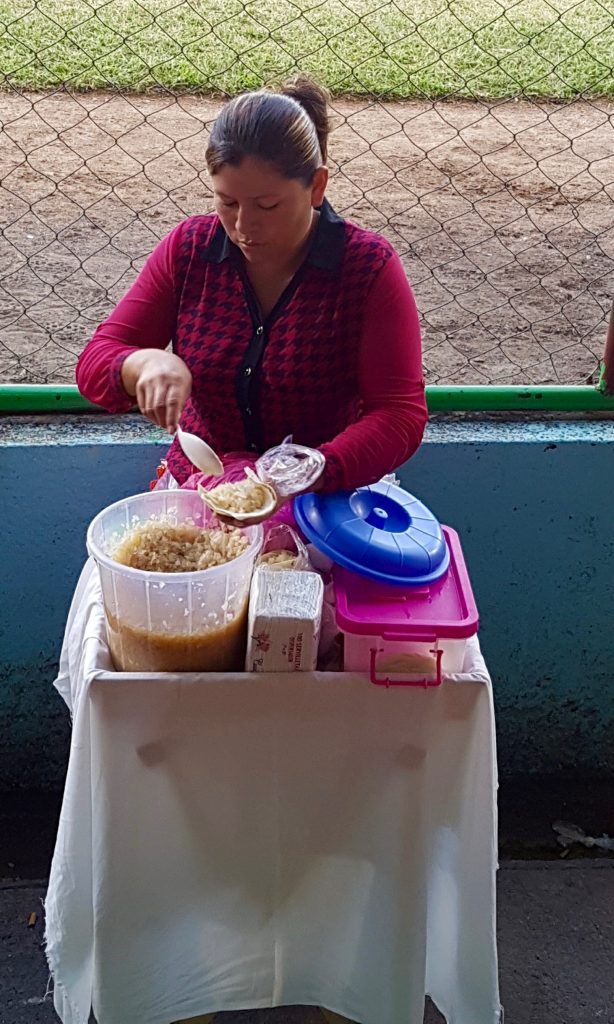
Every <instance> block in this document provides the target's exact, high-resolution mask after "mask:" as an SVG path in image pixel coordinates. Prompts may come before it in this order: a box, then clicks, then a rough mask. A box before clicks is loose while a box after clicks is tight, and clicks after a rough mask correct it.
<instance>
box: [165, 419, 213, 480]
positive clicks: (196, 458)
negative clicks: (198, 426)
mask: <svg viewBox="0 0 614 1024" xmlns="http://www.w3.org/2000/svg"><path fill="white" fill-rule="evenodd" d="M177 440H178V441H179V444H180V445H181V449H182V451H183V454H184V455H185V456H186V457H187V458H188V459H189V460H190V462H191V463H192V465H193V466H196V468H197V469H200V471H201V473H204V474H205V476H222V474H223V472H224V467H223V465H222V463H221V461H220V459H219V458H218V456H217V455H216V454H215V452H214V451H213V448H210V447H209V445H208V444H207V442H206V441H203V439H202V438H201V437H197V436H196V434H190V433H188V431H187V430H182V429H181V427H177Z"/></svg>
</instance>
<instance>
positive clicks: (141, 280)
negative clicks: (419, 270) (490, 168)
mask: <svg viewBox="0 0 614 1024" xmlns="http://www.w3.org/2000/svg"><path fill="white" fill-rule="evenodd" d="M327 135H328V118H327V107H326V95H325V93H324V92H323V91H322V90H321V89H320V88H319V87H318V86H316V85H315V84H314V83H313V82H311V81H310V80H309V79H305V78H298V79H296V80H295V81H294V82H292V83H290V84H288V85H287V86H285V87H284V88H283V89H282V91H281V92H279V93H274V92H268V91H260V92H254V93H248V94H246V95H243V96H239V97H237V98H236V99H234V100H231V101H230V102H229V103H227V104H226V106H225V107H224V108H223V109H222V112H221V113H220V115H219V117H218V119H217V120H216V122H215V124H214V127H213V130H212V132H211V135H210V139H209V145H208V148H207V153H206V159H207V166H208V169H209V173H210V176H211V181H212V183H213V192H214V197H215V213H214V214H209V215H205V216H196V217H190V218H188V219H187V220H185V221H183V222H182V223H180V224H179V225H178V226H177V227H176V228H175V229H174V230H173V231H171V233H170V234H169V235H167V236H166V238H164V239H163V240H162V242H160V244H159V245H158V246H157V247H156V249H155V250H154V252H153V253H152V255H151V256H150V258H149V260H148V261H147V263H146V264H145V266H144V268H143V270H142V271H141V273H140V275H139V277H138V278H137V280H136V282H135V283H134V285H133V286H132V288H131V289H130V290H129V291H128V293H127V294H126V295H125V296H124V298H123V299H122V300H121V301H120V303H119V304H118V306H117V307H116V308H115V310H114V311H113V312H112V313H111V315H110V317H109V318H108V319H107V320H106V321H105V322H104V323H103V324H101V326H100V327H98V329H97V331H96V333H95V334H94V336H93V338H92V339H91V341H90V342H89V343H88V345H87V346H86V347H85V349H84V351H83V353H82V355H81V357H80V359H79V362H78V366H77V383H78V385H79V389H80V391H81V393H82V394H83V395H85V397H86V398H88V399H90V401H92V402H95V403H97V404H99V405H102V406H103V407H104V408H105V409H108V410H109V411H110V412H121V411H123V410H127V409H129V408H130V407H131V406H133V405H134V402H135V400H136V403H137V404H138V406H139V408H140V410H141V412H142V413H143V414H144V415H145V416H147V417H149V419H151V420H153V422H154V423H156V424H158V425H159V426H161V427H164V428H166V429H167V430H168V431H169V433H171V434H173V433H174V432H175V431H176V428H177V425H178V424H179V423H181V426H182V427H184V428H185V429H186V430H189V431H192V432H193V433H196V434H198V435H200V436H201V437H202V438H204V439H205V440H206V441H207V442H208V443H209V444H210V445H211V446H212V448H214V449H215V450H216V451H217V452H219V453H222V454H223V455H224V456H225V463H226V464H228V463H229V462H232V461H233V459H234V458H235V457H233V456H232V453H238V452H241V453H243V458H245V457H247V454H248V453H249V455H250V456H251V458H252V460H253V459H254V458H255V457H257V453H261V452H263V451H265V450H266V449H268V448H270V447H272V446H274V445H276V444H279V443H280V442H281V441H283V439H284V438H285V437H287V436H288V435H292V437H293V440H294V441H295V442H297V443H299V444H303V445H307V446H309V447H313V448H319V449H320V450H321V451H322V453H323V455H324V456H325V459H326V463H325V469H324V472H323V475H322V477H321V479H320V482H319V485H318V486H319V489H320V490H323V491H334V490H338V489H341V488H354V487H357V486H361V485H365V484H369V483H373V482H374V481H376V480H378V479H380V478H381V477H382V476H383V475H384V474H386V473H388V472H390V471H392V470H393V469H395V468H396V467H397V466H399V465H400V464H401V463H403V462H404V461H405V460H406V459H408V458H409V457H410V456H411V455H412V454H413V453H414V452H415V451H416V449H417V448H418V446H419V444H420V441H421V439H422V434H423V430H424V426H425V422H426V405H425V398H424V382H423V379H422V369H421V346H420V329H419V323H418V315H417V311H416V306H415V302H414V299H413V296H412V293H411V289H410V287H409V284H408V282H407V279H406V276H405V272H404V270H403V267H402V265H401V262H400V260H399V258H398V256H397V255H396V253H395V252H394V250H393V248H392V246H391V245H390V244H389V243H388V242H387V241H386V240H385V239H384V238H382V237H381V236H379V235H376V234H373V233H372V232H370V231H365V230H363V229H362V228H359V227H357V226H355V225H354V224H351V223H349V222H346V221H344V220H342V219H341V218H340V217H338V216H337V215H336V214H335V212H334V211H333V209H332V208H331V206H330V205H329V203H328V202H327V201H326V199H325V192H326V186H327V182H328V171H327V168H326V155H327ZM169 342H171V344H172V351H169V350H167V345H168V344H169ZM167 465H168V470H169V472H170V474H172V476H173V477H174V478H175V480H176V481H177V482H178V483H179V484H180V485H184V484H186V482H188V480H189V478H190V477H191V474H192V467H191V465H190V464H189V462H188V460H187V459H186V458H185V456H184V455H183V453H182V451H181V449H180V447H179V445H178V442H177V440H176V439H175V441H174V442H173V444H172V447H171V449H170V452H169V454H168V459H167ZM190 483H192V481H191V482H190ZM188 485H190V484H188Z"/></svg>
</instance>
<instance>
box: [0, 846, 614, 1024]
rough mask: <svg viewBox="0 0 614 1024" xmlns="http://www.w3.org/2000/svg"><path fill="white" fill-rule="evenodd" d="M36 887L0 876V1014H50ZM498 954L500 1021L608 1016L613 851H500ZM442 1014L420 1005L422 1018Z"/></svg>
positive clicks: (289, 1012) (304, 1022) (300, 1020)
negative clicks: (603, 855)
mask: <svg viewBox="0 0 614 1024" xmlns="http://www.w3.org/2000/svg"><path fill="white" fill-rule="evenodd" d="M44 893H45V883H44V882H29V881H27V880H23V881H14V882H5V883H3V884H2V883H0V1024H52V1022H53V1021H55V1020H57V1018H56V1016H55V1013H54V1010H53V1004H52V1000H51V997H50V996H49V995H47V996H45V992H46V988H47V981H48V972H47V967H46V962H45V956H44V951H43V947H42V939H43V915H42V904H41V900H42V898H43V897H44ZM32 913H35V914H36V915H37V920H36V923H35V924H34V925H33V926H32V927H28V919H29V918H30V915H31V914H32ZM499 957H500V976H501V994H502V1001H503V1004H504V1007H505V1024H614V971H613V970H612V965H613V964H614V858H608V859H600V860H590V859H581V860H548V861H546V860H532V861H503V862H502V865H501V870H500V872H499ZM442 1020H443V1018H442V1017H441V1016H440V1015H439V1014H438V1013H437V1012H436V1011H435V1010H434V1009H433V1008H432V1007H428V1008H427V1012H426V1017H425V1022H426V1024H439V1022H441V1021H442ZM216 1024H324V1021H323V1018H322V1017H321V1015H320V1014H319V1012H318V1011H317V1010H316V1009H314V1008H312V1007H285V1008H281V1009H277V1010H259V1011H252V1012H246V1013H225V1014H220V1015H218V1017H217V1018H216ZM399 1024H404V1022H401V1021H399ZM475 1024H480V1022H478V1021H476V1022H475Z"/></svg>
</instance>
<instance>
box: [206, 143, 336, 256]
mask: <svg viewBox="0 0 614 1024" xmlns="http://www.w3.org/2000/svg"><path fill="white" fill-rule="evenodd" d="M211 180H212V182H213V191H214V194H215V209H216V213H217V214H218V216H219V218H220V220H221V222H222V225H223V227H224V230H225V231H226V234H227V235H228V237H229V238H230V240H231V241H232V242H234V243H235V245H237V246H238V247H239V249H240V250H241V252H242V253H243V255H244V256H245V258H246V259H247V260H249V261H250V262H251V263H259V262H263V263H266V262H269V261H271V262H278V261H283V260H284V259H287V258H289V257H291V256H292V254H294V253H296V251H297V250H298V249H299V248H300V247H301V245H302V244H303V243H304V242H305V239H306V238H307V236H308V234H309V231H310V229H311V224H312V218H313V210H314V208H315V207H317V206H320V205H321V203H322V200H323V198H324V191H325V189H326V184H327V181H328V171H327V169H326V168H325V167H320V168H318V170H317V171H316V172H315V174H314V178H313V182H312V183H311V185H307V186H306V185H304V184H303V182H302V181H297V180H296V179H294V178H284V176H283V175H282V174H280V173H279V171H277V170H276V168H275V167H274V166H273V165H272V164H269V163H266V162H265V161H263V160H257V159H255V158H254V157H246V158H245V159H244V160H243V162H242V163H241V164H239V166H238V167H231V166H230V164H224V165H223V166H222V167H221V168H220V170H219V171H218V172H217V174H214V175H212V179H211Z"/></svg>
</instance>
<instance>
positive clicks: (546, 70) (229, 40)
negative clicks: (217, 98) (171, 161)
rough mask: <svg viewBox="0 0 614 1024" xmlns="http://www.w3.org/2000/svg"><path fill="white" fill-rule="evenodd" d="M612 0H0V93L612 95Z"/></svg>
mask: <svg viewBox="0 0 614 1024" xmlns="http://www.w3.org/2000/svg"><path fill="white" fill-rule="evenodd" d="M613 68H614V0H603V2H599V0H582V2H571V0H549V2H546V0H520V2H516V3H512V2H510V0H501V2H497V0H414V2H409V0H108V2H103V0H0V69H1V71H0V75H1V76H2V77H0V87H4V88H10V87H13V86H14V87H16V88H20V89H24V88H32V89H39V88H41V89H48V88H57V87H58V86H59V85H62V84H69V85H70V86H71V87H72V88H78V89H96V88H109V87H110V88H113V89H118V88H119V89H129V90H138V91H147V90H151V89H158V88H168V89H171V90H172V91H173V92H177V91H178V90H204V91H214V92H223V93H235V92H237V91H240V90H242V89H247V88H253V87H255V86H258V85H260V84H262V82H267V81H274V80H279V79H280V78H283V77H284V76H286V75H288V74H290V73H292V72H294V71H296V70H299V69H300V70H302V71H306V72H309V73H311V74H313V75H314V76H315V77H317V78H318V80H320V81H321V82H323V83H324V84H326V85H328V86H329V88H330V89H332V91H333V92H334V93H353V94H362V93H368V94H379V95H382V96H387V97H393V96H394V97H423V96H433V97H435V96H445V95H454V96H468V97H476V96H489V97H504V96H519V95H527V96H529V95H530V96H543V97H545V96H550V97H555V98H569V97H572V96H576V95H591V96H595V95H610V96H611V95H614V73H613Z"/></svg>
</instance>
